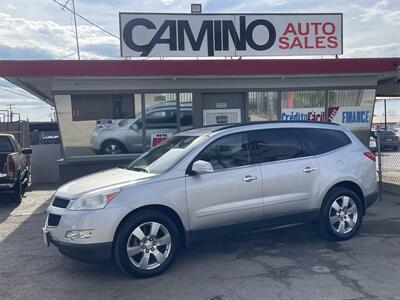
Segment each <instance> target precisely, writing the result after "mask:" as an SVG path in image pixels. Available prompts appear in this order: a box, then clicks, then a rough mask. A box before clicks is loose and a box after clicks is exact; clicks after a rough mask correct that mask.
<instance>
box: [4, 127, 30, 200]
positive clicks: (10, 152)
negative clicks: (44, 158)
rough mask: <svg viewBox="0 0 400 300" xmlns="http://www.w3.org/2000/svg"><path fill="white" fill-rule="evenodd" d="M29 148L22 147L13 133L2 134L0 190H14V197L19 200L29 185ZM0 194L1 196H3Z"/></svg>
mask: <svg viewBox="0 0 400 300" xmlns="http://www.w3.org/2000/svg"><path fill="white" fill-rule="evenodd" d="M31 153H32V150H31V149H29V148H23V149H21V147H20V145H19V143H18V141H17V140H16V139H15V137H14V136H13V135H11V134H0V192H1V193H2V194H1V195H3V196H4V192H9V191H11V192H12V198H13V199H14V200H15V201H17V202H19V201H21V198H22V196H23V194H24V192H25V189H26V188H27V187H28V184H29V178H30V166H29V165H28V161H27V159H26V155H28V154H31ZM1 195H0V196H1Z"/></svg>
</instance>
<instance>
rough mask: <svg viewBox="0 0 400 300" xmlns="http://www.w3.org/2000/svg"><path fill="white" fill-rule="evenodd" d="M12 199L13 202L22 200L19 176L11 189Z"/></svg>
mask: <svg viewBox="0 0 400 300" xmlns="http://www.w3.org/2000/svg"><path fill="white" fill-rule="evenodd" d="M12 192H13V193H12V200H13V201H14V202H17V203H20V202H21V201H22V195H23V188H22V183H21V177H20V176H18V178H17V181H16V182H15V184H14V187H13V190H12Z"/></svg>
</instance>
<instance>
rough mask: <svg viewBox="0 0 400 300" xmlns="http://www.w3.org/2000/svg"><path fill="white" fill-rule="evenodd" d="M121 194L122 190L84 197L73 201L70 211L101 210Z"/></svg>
mask: <svg viewBox="0 0 400 300" xmlns="http://www.w3.org/2000/svg"><path fill="white" fill-rule="evenodd" d="M119 192H121V190H120V189H115V190H109V191H104V192H101V193H96V194H89V195H84V196H82V197H81V198H78V199H76V200H74V201H72V203H71V206H70V207H69V208H68V209H69V210H89V209H101V208H104V207H106V205H107V204H108V202H110V201H111V200H112V199H113V198H114V197H115V196H117V195H118V193H119Z"/></svg>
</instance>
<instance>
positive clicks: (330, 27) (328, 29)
mask: <svg viewBox="0 0 400 300" xmlns="http://www.w3.org/2000/svg"><path fill="white" fill-rule="evenodd" d="M335 31H336V27H335V24H333V23H332V22H327V23H324V24H323V25H322V32H323V33H324V34H326V35H331V34H334V33H335Z"/></svg>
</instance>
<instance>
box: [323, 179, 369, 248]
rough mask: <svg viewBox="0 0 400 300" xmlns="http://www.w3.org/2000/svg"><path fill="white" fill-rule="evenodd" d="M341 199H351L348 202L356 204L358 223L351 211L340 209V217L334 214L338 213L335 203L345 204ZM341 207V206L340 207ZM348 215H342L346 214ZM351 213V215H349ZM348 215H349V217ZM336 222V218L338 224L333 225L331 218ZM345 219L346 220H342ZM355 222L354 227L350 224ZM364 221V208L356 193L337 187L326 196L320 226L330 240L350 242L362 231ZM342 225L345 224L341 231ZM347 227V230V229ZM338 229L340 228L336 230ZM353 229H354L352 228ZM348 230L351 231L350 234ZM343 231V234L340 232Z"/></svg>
mask: <svg viewBox="0 0 400 300" xmlns="http://www.w3.org/2000/svg"><path fill="white" fill-rule="evenodd" d="M341 197H349V198H350V200H349V201H348V202H349V203H350V202H351V201H353V202H354V204H355V208H352V210H353V209H356V211H357V216H356V221H355V222H354V214H350V213H349V211H350V209H347V208H346V209H344V210H343V209H342V208H340V211H341V212H340V213H339V216H337V215H336V214H335V213H334V212H335V211H336V210H335V208H333V205H334V202H335V201H338V202H336V204H338V203H343V202H341V201H343V199H341ZM339 206H340V205H339ZM344 211H346V215H341V214H345V212H344ZM348 213H349V214H348ZM347 214H348V215H347ZM331 217H332V220H333V222H334V220H335V218H337V223H335V224H333V225H332V224H331V221H330V220H331V219H330V218H331ZM341 218H344V219H341ZM350 219H352V220H351V221H353V224H354V225H353V226H351V225H350V223H348V222H349V221H350ZM362 219H363V206H362V203H361V199H360V198H359V197H358V196H357V194H356V193H355V192H353V191H352V190H350V189H347V188H344V187H336V188H333V189H332V190H330V191H329V192H328V194H327V195H326V196H325V198H324V201H323V204H322V207H321V212H320V217H319V225H320V231H321V233H322V234H323V235H324V236H325V237H326V238H328V239H330V240H334V241H343V240H348V239H350V238H352V237H353V236H354V235H355V234H356V233H357V231H358V230H359V229H360V226H361V223H362ZM341 223H344V224H345V225H344V229H342V230H340V229H341ZM346 226H347V229H346ZM336 227H338V228H336ZM351 227H352V228H351ZM342 228H343V227H342ZM346 230H349V231H348V232H347V231H346ZM339 231H342V232H339Z"/></svg>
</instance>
